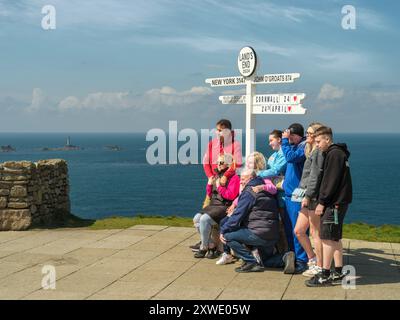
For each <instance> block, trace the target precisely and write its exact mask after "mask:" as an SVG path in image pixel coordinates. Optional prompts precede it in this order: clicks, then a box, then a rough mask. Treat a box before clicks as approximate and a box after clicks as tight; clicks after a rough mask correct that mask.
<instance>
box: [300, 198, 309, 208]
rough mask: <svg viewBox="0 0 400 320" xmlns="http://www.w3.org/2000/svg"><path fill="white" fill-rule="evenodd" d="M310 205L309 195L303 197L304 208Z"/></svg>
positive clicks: (302, 204) (302, 205)
mask: <svg viewBox="0 0 400 320" xmlns="http://www.w3.org/2000/svg"><path fill="white" fill-rule="evenodd" d="M309 205H310V199H308V198H307V197H304V198H303V201H301V207H302V208H307V207H308V206H309Z"/></svg>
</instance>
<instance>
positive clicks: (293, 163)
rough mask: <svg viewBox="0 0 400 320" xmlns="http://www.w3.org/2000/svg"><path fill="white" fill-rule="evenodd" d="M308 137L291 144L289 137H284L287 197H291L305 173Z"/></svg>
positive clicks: (284, 188) (284, 183)
mask: <svg viewBox="0 0 400 320" xmlns="http://www.w3.org/2000/svg"><path fill="white" fill-rule="evenodd" d="M305 140H306V138H303V140H302V141H301V142H300V143H299V144H297V145H294V144H289V139H288V138H283V139H282V151H283V154H284V155H285V159H286V161H287V165H286V173H285V180H284V181H283V190H285V195H286V197H291V196H292V193H293V191H294V189H296V188H297V187H298V186H299V184H300V180H301V175H302V173H303V167H304V162H305V161H306V156H305V154H304V148H305V146H306V141H305Z"/></svg>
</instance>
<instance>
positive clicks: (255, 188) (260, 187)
mask: <svg viewBox="0 0 400 320" xmlns="http://www.w3.org/2000/svg"><path fill="white" fill-rule="evenodd" d="M251 188H252V189H253V191H254V192H255V193H259V192H261V191H263V190H264V185H259V186H255V187H251Z"/></svg>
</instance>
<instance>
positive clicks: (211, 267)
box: [0, 226, 400, 300]
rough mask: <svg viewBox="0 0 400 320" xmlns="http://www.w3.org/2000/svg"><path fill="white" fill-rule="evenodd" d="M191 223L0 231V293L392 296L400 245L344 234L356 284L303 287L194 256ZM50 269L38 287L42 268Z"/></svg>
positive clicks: (398, 284) (398, 280) (293, 279)
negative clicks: (49, 283)
mask: <svg viewBox="0 0 400 320" xmlns="http://www.w3.org/2000/svg"><path fill="white" fill-rule="evenodd" d="M197 240H198V236H197V235H196V234H195V232H194V230H193V229H192V228H177V227H164V226H134V227H132V228H130V229H124V230H100V231H94V230H84V229H54V230H31V231H24V232H0V299H329V300H331V299H400V268H399V257H400V244H394V243H373V242H364V241H358V240H344V246H345V248H346V256H345V264H351V265H354V266H355V267H356V270H357V279H356V289H353V290H345V289H343V288H342V287H341V286H335V287H330V288H307V287H305V285H304V280H305V279H306V278H305V277H303V276H302V275H295V276H293V275H284V274H283V273H282V272H281V271H279V270H272V269H271V270H267V271H265V272H263V273H253V274H238V273H236V272H235V271H234V268H235V267H236V266H237V265H238V264H237V263H236V264H233V265H227V266H217V265H215V260H208V259H200V260H198V259H195V258H193V255H192V253H191V251H190V249H189V248H188V245H190V244H193V243H195V242H197ZM44 265H53V266H55V268H56V276H57V282H56V289H55V290H43V289H42V288H41V283H42V278H43V276H44V275H43V274H42V268H43V266H44Z"/></svg>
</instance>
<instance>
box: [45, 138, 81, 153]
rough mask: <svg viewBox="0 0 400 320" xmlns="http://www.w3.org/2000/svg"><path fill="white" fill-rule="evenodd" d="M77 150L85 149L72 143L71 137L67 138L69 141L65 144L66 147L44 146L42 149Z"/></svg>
mask: <svg viewBox="0 0 400 320" xmlns="http://www.w3.org/2000/svg"><path fill="white" fill-rule="evenodd" d="M76 150H83V148H81V147H78V146H74V145H72V144H71V139H70V137H68V138H67V143H66V144H65V146H64V147H59V148H48V147H44V148H42V149H41V151H76Z"/></svg>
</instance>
